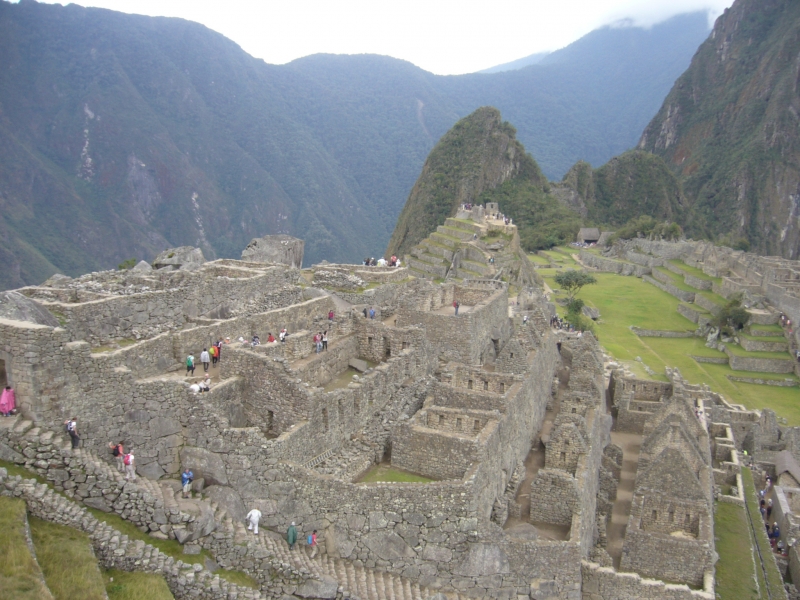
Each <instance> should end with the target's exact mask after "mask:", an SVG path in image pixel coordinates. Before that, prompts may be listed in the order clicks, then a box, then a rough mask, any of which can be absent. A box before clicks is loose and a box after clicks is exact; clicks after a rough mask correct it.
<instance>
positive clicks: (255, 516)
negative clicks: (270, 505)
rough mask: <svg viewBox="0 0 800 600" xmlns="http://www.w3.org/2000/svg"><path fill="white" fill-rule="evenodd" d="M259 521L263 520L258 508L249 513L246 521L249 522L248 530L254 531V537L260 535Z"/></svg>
mask: <svg viewBox="0 0 800 600" xmlns="http://www.w3.org/2000/svg"><path fill="white" fill-rule="evenodd" d="M259 519H261V511H260V510H258V509H257V508H254V509H253V510H251V511H250V512H249V513H247V516H246V517H245V520H246V521H247V529H248V530H251V529H252V530H253V534H254V535H258V521H259Z"/></svg>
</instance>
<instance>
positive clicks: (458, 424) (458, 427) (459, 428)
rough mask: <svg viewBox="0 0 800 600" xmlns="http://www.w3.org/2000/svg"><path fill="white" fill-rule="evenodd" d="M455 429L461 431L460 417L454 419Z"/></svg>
mask: <svg viewBox="0 0 800 600" xmlns="http://www.w3.org/2000/svg"><path fill="white" fill-rule="evenodd" d="M456 429H458V430H459V431H461V419H456Z"/></svg>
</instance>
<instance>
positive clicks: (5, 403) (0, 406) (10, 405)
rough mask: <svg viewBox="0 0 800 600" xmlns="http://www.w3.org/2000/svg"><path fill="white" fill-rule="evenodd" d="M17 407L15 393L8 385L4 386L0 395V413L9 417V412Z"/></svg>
mask: <svg viewBox="0 0 800 600" xmlns="http://www.w3.org/2000/svg"><path fill="white" fill-rule="evenodd" d="M16 408H17V395H16V394H15V393H14V390H13V389H11V386H10V385H7V386H6V389H4V390H3V394H2V395H0V415H3V416H4V417H10V416H11V413H13V412H14V410H15V409H16Z"/></svg>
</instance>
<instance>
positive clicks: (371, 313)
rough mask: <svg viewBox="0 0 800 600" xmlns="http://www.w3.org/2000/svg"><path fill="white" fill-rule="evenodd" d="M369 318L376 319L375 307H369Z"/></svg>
mask: <svg viewBox="0 0 800 600" xmlns="http://www.w3.org/2000/svg"><path fill="white" fill-rule="evenodd" d="M369 318H370V319H374V318H375V307H374V306H370V307H369Z"/></svg>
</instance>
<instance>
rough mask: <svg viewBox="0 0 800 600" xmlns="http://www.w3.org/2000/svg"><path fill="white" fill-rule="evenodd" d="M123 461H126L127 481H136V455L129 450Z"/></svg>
mask: <svg viewBox="0 0 800 600" xmlns="http://www.w3.org/2000/svg"><path fill="white" fill-rule="evenodd" d="M122 462H123V463H125V479H126V480H127V481H136V457H135V456H134V455H133V453H132V452H128V454H126V455H125V458H123V459H122Z"/></svg>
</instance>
